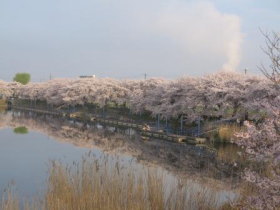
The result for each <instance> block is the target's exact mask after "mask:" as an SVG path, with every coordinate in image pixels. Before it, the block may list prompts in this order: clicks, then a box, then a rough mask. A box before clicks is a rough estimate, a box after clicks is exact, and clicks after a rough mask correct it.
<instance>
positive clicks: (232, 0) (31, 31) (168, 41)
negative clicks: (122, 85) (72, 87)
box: [0, 0, 280, 81]
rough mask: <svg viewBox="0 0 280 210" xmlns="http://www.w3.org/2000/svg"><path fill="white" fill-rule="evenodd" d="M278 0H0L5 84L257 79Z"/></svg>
mask: <svg viewBox="0 0 280 210" xmlns="http://www.w3.org/2000/svg"><path fill="white" fill-rule="evenodd" d="M260 28H261V29H262V30H263V31H267V32H270V31H276V32H279V31H280V1H279V0H266V1H264V0H141V1H140V0H138V1H136V0H117V1H116V0H80V1H76V0H48V1H43V0H9V1H6V0H0V79H1V80H7V81H11V80H12V79H13V76H14V75H15V74H16V73H18V72H28V73H30V74H31V77H32V81H46V80H48V79H49V78H50V75H51V77H52V78H58V77H59V78H61V77H78V76H79V75H96V76H97V77H114V78H119V79H126V78H134V79H140V78H144V75H145V73H146V74H147V77H148V78H149V77H164V78H178V77H181V76H186V75H191V76H200V75H205V74H209V73H213V72H216V71H220V70H226V71H237V72H244V69H245V68H247V69H248V71H249V72H251V73H259V70H258V68H257V67H258V66H259V65H260V64H261V63H264V64H268V59H267V58H266V56H265V55H264V53H263V52H262V50H261V46H265V43H264V37H263V36H262V35H261V33H260Z"/></svg>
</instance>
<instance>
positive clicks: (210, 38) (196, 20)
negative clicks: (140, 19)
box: [155, 2, 243, 70]
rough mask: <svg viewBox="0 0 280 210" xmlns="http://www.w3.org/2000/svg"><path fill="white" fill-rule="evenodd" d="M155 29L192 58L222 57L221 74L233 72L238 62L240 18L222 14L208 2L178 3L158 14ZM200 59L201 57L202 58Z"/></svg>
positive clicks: (241, 36) (240, 40) (240, 41)
mask: <svg viewBox="0 0 280 210" xmlns="http://www.w3.org/2000/svg"><path fill="white" fill-rule="evenodd" d="M155 28H156V29H157V30H158V31H159V32H160V33H164V34H166V35H167V36H169V37H170V38H171V39H173V40H175V41H176V42H177V44H178V45H181V47H182V48H183V50H184V51H185V52H186V53H187V54H188V55H191V56H193V57H196V58H195V59H197V57H199V56H200V55H201V62H203V59H204V58H203V56H209V57H212V58H213V59H215V58H221V57H224V60H225V61H224V64H223V66H221V68H222V69H224V70H236V69H237V68H238V65H239V63H240V58H241V43H242V39H243V35H242V33H241V29H240V28H241V26H240V18H239V17H238V16H236V15H231V14H224V13H221V12H220V11H218V10H217V9H216V8H215V7H214V5H213V4H211V3H209V2H188V3H182V2H177V3H176V4H172V5H170V6H166V7H165V8H163V9H161V11H160V12H159V13H158V15H157V18H156V21H155ZM202 55H203V56H202Z"/></svg>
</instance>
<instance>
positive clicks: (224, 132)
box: [218, 125, 244, 142]
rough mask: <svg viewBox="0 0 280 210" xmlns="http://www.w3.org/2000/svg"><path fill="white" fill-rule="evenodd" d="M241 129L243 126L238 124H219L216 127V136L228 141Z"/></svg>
mask: <svg viewBox="0 0 280 210" xmlns="http://www.w3.org/2000/svg"><path fill="white" fill-rule="evenodd" d="M243 129H244V128H243V127H241V126H238V125H221V126H220V127H219V129H218V136H219V138H220V140H221V141H223V142H230V141H231V140H232V139H233V138H234V134H235V133H236V132H240V131H242V130H243Z"/></svg>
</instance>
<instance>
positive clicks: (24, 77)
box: [14, 73, 31, 85]
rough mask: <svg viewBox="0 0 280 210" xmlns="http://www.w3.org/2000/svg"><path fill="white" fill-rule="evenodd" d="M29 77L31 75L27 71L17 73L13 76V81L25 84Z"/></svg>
mask: <svg viewBox="0 0 280 210" xmlns="http://www.w3.org/2000/svg"><path fill="white" fill-rule="evenodd" d="M30 78H31V76H30V74H28V73H17V74H16V76H15V77H14V81H15V82H19V83H21V84H23V85H26V84H27V83H28V82H29V81H30Z"/></svg>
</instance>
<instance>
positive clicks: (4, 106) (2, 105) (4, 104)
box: [0, 99, 7, 111]
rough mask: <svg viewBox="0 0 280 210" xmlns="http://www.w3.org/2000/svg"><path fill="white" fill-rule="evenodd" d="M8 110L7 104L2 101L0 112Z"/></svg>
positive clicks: (0, 101)
mask: <svg viewBox="0 0 280 210" xmlns="http://www.w3.org/2000/svg"><path fill="white" fill-rule="evenodd" d="M6 108H7V102H6V101H5V100H4V99H0V111H5V110H6Z"/></svg>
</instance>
